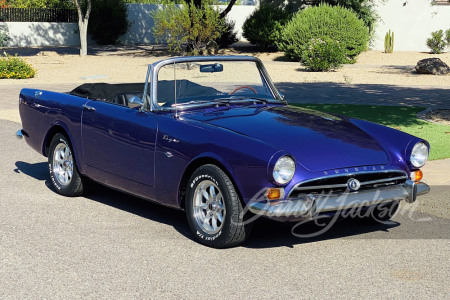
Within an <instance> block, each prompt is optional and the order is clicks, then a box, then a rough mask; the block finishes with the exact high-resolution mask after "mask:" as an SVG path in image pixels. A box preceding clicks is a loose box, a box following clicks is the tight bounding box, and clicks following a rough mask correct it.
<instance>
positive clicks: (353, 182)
mask: <svg viewBox="0 0 450 300" xmlns="http://www.w3.org/2000/svg"><path fill="white" fill-rule="evenodd" d="M347 187H348V189H349V190H350V191H357V190H359V188H360V187H361V183H360V182H359V180H358V179H355V178H350V179H349V180H348V181H347Z"/></svg>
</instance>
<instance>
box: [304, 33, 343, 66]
mask: <svg viewBox="0 0 450 300" xmlns="http://www.w3.org/2000/svg"><path fill="white" fill-rule="evenodd" d="M345 61H346V56H345V52H344V49H342V47H341V45H340V43H339V42H338V41H334V40H332V39H330V38H324V39H320V38H313V39H311V40H310V41H309V42H308V43H307V44H306V45H304V46H303V49H302V56H301V60H300V62H301V63H302V64H303V65H304V66H305V67H306V68H307V69H308V70H310V71H314V72H318V71H328V70H331V69H337V68H339V67H341V66H342V64H343V63H344V62H345Z"/></svg>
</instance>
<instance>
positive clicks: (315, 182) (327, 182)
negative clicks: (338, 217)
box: [288, 171, 408, 198]
mask: <svg viewBox="0 0 450 300" xmlns="http://www.w3.org/2000/svg"><path fill="white" fill-rule="evenodd" d="M351 178H355V179H357V180H358V181H359V182H360V183H361V187H360V188H359V190H358V191H361V190H367V189H376V188H381V187H385V186H389V185H396V184H402V183H404V182H405V181H406V180H407V179H408V178H407V175H406V173H405V172H403V171H383V172H363V173H349V174H339V175H331V176H327V177H320V178H317V179H312V180H307V181H304V182H301V183H299V184H297V185H296V186H295V187H294V188H293V189H292V191H291V192H290V194H289V196H288V198H300V197H304V196H306V195H335V194H342V193H344V192H345V191H348V189H347V181H348V180H349V179H351Z"/></svg>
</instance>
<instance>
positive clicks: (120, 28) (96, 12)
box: [88, 0, 130, 45]
mask: <svg viewBox="0 0 450 300" xmlns="http://www.w3.org/2000/svg"><path fill="white" fill-rule="evenodd" d="M129 27H130V23H129V22H128V19H127V7H126V4H125V2H124V1H123V0H93V1H92V12H91V16H90V18H89V26H88V31H89V33H90V34H91V36H92V38H93V39H94V40H95V41H96V42H97V43H98V44H99V45H112V44H118V43H119V38H120V36H122V35H124V34H125V33H127V31H128V28H129Z"/></svg>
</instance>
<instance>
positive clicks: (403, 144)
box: [349, 118, 430, 172]
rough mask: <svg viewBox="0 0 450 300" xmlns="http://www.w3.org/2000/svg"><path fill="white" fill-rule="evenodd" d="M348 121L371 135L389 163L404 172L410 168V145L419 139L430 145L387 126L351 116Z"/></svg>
mask: <svg viewBox="0 0 450 300" xmlns="http://www.w3.org/2000/svg"><path fill="white" fill-rule="evenodd" d="M349 121H350V122H352V123H353V124H355V125H356V126H358V127H359V128H361V129H362V130H364V131H365V132H366V133H367V134H369V135H370V136H372V137H373V138H374V139H375V140H376V141H377V142H378V144H379V145H380V146H381V147H383V149H384V150H385V151H386V153H387V154H388V156H389V159H390V164H391V165H393V166H396V167H399V168H401V169H403V170H405V171H406V172H409V171H410V170H411V168H412V167H411V164H410V162H409V156H410V155H411V150H412V147H413V146H414V145H415V144H416V143H418V142H420V141H423V142H425V143H426V144H427V146H428V147H429V146H430V145H429V143H428V142H427V141H424V140H422V139H420V138H418V137H416V136H413V135H410V134H408V133H405V132H402V131H399V130H396V129H393V128H390V127H387V126H383V125H379V124H376V123H372V122H369V121H364V120H359V119H353V118H349Z"/></svg>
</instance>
